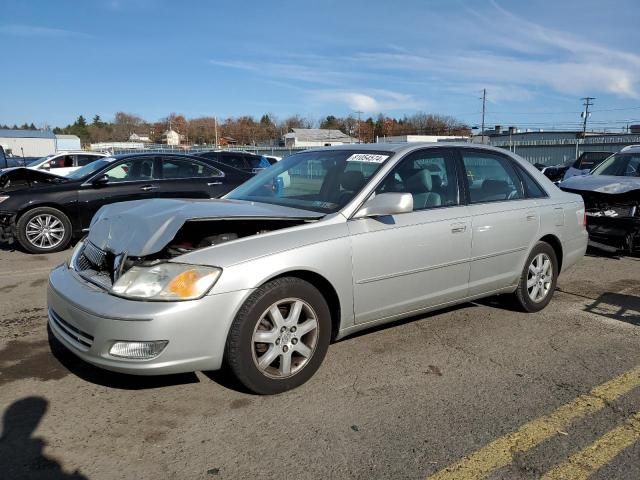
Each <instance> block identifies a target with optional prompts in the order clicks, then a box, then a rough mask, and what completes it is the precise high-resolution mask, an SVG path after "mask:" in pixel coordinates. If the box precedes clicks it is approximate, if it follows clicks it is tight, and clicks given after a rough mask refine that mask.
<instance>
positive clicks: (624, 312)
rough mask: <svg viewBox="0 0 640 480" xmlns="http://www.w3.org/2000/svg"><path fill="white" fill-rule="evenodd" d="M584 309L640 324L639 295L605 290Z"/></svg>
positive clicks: (632, 323)
mask: <svg viewBox="0 0 640 480" xmlns="http://www.w3.org/2000/svg"><path fill="white" fill-rule="evenodd" d="M584 311H585V312H590V313H595V314H596V315H600V316H602V317H606V318H611V319H613V320H618V321H620V322H625V323H630V324H631V325H636V326H640V297H638V296H637V295H628V294H626V293H615V292H605V293H603V294H601V295H600V296H599V297H598V298H596V299H595V300H594V301H593V302H592V303H591V304H589V305H587V306H586V307H585V309H584Z"/></svg>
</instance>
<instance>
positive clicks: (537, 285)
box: [511, 242, 559, 313]
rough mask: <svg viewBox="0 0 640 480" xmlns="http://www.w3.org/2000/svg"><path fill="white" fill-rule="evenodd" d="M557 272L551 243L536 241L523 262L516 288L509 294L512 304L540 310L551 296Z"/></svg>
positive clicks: (522, 307) (530, 310) (527, 309)
mask: <svg viewBox="0 0 640 480" xmlns="http://www.w3.org/2000/svg"><path fill="white" fill-rule="evenodd" d="M558 273H559V272H558V259H557V257H556V252H555V251H554V250H553V248H552V247H551V245H549V244H548V243H546V242H538V243H536V244H535V246H534V247H533V249H532V250H531V253H530V254H529V257H528V258H527V261H526V262H525V264H524V268H523V270H522V274H521V275H520V282H519V283H518V288H517V289H516V291H515V292H514V293H513V294H512V295H511V300H512V303H513V304H514V306H515V307H516V308H517V309H519V310H522V311H524V312H529V313H533V312H539V311H540V310H542V309H543V308H544V307H546V306H547V305H548V304H549V302H550V301H551V297H553V291H554V290H555V288H556V283H557V281H558Z"/></svg>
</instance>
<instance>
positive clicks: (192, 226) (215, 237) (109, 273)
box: [69, 218, 313, 294]
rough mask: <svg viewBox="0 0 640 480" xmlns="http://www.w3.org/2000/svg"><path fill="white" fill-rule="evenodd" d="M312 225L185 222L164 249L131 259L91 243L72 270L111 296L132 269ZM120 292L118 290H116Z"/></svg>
mask: <svg viewBox="0 0 640 480" xmlns="http://www.w3.org/2000/svg"><path fill="white" fill-rule="evenodd" d="M309 221H313V220H310V219H306V218H281V219H278V218H220V219H193V220H189V221H186V222H184V224H183V225H182V226H181V227H180V228H179V229H178V231H177V233H176V234H175V236H174V237H173V238H172V239H171V241H169V242H168V243H167V244H166V246H164V247H163V248H162V249H160V250H158V251H155V252H153V253H149V254H146V255H132V256H129V255H128V254H127V252H126V251H123V252H119V253H113V252H112V251H109V250H104V249H102V248H100V247H99V246H97V245H96V244H94V243H93V242H92V241H91V237H89V238H87V239H85V240H84V241H83V242H81V243H80V244H79V245H78V246H77V247H76V249H75V251H74V253H73V255H72V257H71V260H70V262H69V267H70V268H72V269H73V270H75V271H76V272H77V273H78V274H79V275H80V276H81V277H83V278H84V279H85V280H87V281H89V282H91V283H93V284H95V285H97V286H99V287H101V288H103V289H105V290H109V291H111V292H112V293H116V294H117V291H116V292H114V286H115V285H116V282H118V280H119V279H120V278H121V277H122V276H123V275H124V274H125V273H127V272H129V271H131V269H132V268H134V267H138V268H150V267H154V266H158V265H162V264H166V262H168V261H170V260H172V259H175V258H177V257H179V256H181V255H184V254H187V253H189V252H192V251H194V250H199V249H203V248H208V247H213V246H216V245H220V244H223V243H227V242H231V241H235V240H238V239H240V238H244V237H249V236H254V235H262V234H265V233H269V232H272V231H274V230H280V229H283V228H288V227H293V226H296V225H300V224H303V223H305V222H309ZM116 290H117V289H116Z"/></svg>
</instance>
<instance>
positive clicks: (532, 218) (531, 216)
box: [527, 212, 538, 222]
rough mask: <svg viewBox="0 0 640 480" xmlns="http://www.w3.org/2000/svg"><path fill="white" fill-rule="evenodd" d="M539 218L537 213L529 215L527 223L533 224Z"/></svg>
mask: <svg viewBox="0 0 640 480" xmlns="http://www.w3.org/2000/svg"><path fill="white" fill-rule="evenodd" d="M536 218H538V216H537V215H536V214H535V213H531V212H529V213H527V222H533V221H534V220H535V219H536Z"/></svg>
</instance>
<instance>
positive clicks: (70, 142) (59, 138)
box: [56, 134, 82, 152]
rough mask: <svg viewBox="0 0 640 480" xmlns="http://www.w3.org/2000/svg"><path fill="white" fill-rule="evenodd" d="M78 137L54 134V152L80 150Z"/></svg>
mask: <svg viewBox="0 0 640 480" xmlns="http://www.w3.org/2000/svg"><path fill="white" fill-rule="evenodd" d="M81 148H82V147H81V145H80V137H78V136H77V135H61V134H56V152H61V151H68V150H81Z"/></svg>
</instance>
